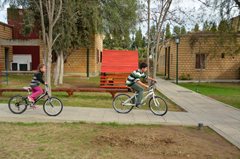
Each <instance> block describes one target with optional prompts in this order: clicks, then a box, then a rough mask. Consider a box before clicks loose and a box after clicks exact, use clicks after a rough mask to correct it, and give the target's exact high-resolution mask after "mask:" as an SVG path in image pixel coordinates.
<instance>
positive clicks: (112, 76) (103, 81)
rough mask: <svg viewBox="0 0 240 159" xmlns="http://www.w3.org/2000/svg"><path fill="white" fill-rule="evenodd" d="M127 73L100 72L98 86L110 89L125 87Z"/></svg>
mask: <svg viewBox="0 0 240 159" xmlns="http://www.w3.org/2000/svg"><path fill="white" fill-rule="evenodd" d="M128 75H129V73H101V77H100V87H101V88H111V89H119V88H120V89H127V88H128V87H127V86H126V80H127V77H128Z"/></svg>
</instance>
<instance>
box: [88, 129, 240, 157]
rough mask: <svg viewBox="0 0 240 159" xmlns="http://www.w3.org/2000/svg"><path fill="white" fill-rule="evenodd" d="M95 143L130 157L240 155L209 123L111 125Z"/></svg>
mask: <svg viewBox="0 0 240 159" xmlns="http://www.w3.org/2000/svg"><path fill="white" fill-rule="evenodd" d="M92 143H93V144H94V145H98V146H100V147H105V146H110V147H112V149H115V150H116V151H118V152H119V155H120V154H122V153H123V154H125V155H126V156H128V157H129V158H163V159H168V158H178V159H185V158H191V159H206V158H209V159H211V158H213V159H215V158H218V159H219V158H236V159H239V158H240V151H239V150H238V149H237V148H236V147H234V146H232V145H231V144H229V143H228V142H227V141H226V140H224V139H223V138H222V137H220V136H218V135H217V134H216V133H215V132H213V131H212V130H210V129H209V128H207V127H205V128H204V130H197V128H186V127H174V126H168V127H165V126H164V127H147V128H146V127H145V128H139V127H135V126H134V127H133V128H128V129H117V130H112V129H108V130H107V133H106V131H105V133H104V134H102V135H99V136H97V137H96V138H95V139H93V140H92Z"/></svg>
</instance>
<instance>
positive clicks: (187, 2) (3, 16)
mask: <svg viewBox="0 0 240 159" xmlns="http://www.w3.org/2000/svg"><path fill="white" fill-rule="evenodd" d="M174 4H175V3H173V7H176V5H178V6H180V7H182V8H188V9H191V8H193V7H196V8H198V7H199V6H200V2H198V1H197V0H180V3H177V4H176V5H174ZM7 7H8V6H5V7H4V8H0V21H1V22H5V23H6V22H7Z"/></svg>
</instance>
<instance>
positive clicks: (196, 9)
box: [0, 0, 217, 33]
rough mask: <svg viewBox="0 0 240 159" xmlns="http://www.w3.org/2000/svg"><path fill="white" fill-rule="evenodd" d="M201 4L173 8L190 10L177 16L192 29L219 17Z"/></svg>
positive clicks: (186, 2)
mask: <svg viewBox="0 0 240 159" xmlns="http://www.w3.org/2000/svg"><path fill="white" fill-rule="evenodd" d="M201 6H202V5H201V3H200V2H199V1H198V0H173V3H172V6H171V9H172V10H174V9H176V8H181V9H182V10H184V11H186V12H188V14H186V15H183V14H180V13H179V15H178V14H177V16H178V18H179V19H180V20H181V21H184V23H185V27H186V29H187V30H191V29H192V28H193V27H194V25H195V24H196V23H203V21H205V20H209V21H212V20H216V18H215V17H217V15H216V13H214V11H212V10H210V9H206V10H204V12H203V10H202V9H201ZM7 7H8V6H5V8H0V21H1V22H5V23H7ZM153 7H154V6H153ZM173 25H177V24H172V27H173ZM140 26H141V28H142V30H143V32H144V33H145V32H146V30H147V24H146V23H145V24H141V25H140ZM200 26H201V25H200Z"/></svg>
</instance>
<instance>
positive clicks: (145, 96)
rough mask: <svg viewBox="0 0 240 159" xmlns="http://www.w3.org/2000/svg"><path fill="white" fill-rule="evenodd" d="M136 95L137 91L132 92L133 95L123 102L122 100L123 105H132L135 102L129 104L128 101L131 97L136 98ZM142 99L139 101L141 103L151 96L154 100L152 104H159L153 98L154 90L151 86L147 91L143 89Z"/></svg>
mask: <svg viewBox="0 0 240 159" xmlns="http://www.w3.org/2000/svg"><path fill="white" fill-rule="evenodd" d="M137 95H138V93H134V95H133V96H131V97H130V98H129V99H127V100H126V101H125V102H123V105H125V106H127V105H128V106H134V105H135V104H131V103H130V101H131V100H132V99H134V98H135V99H136V96H137ZM143 96H144V97H143V99H142V101H141V103H144V102H145V101H146V100H147V99H148V98H151V97H153V101H154V104H155V105H159V102H158V101H157V100H155V92H154V88H153V87H152V88H151V89H150V90H149V91H145V92H144V93H143Z"/></svg>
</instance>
